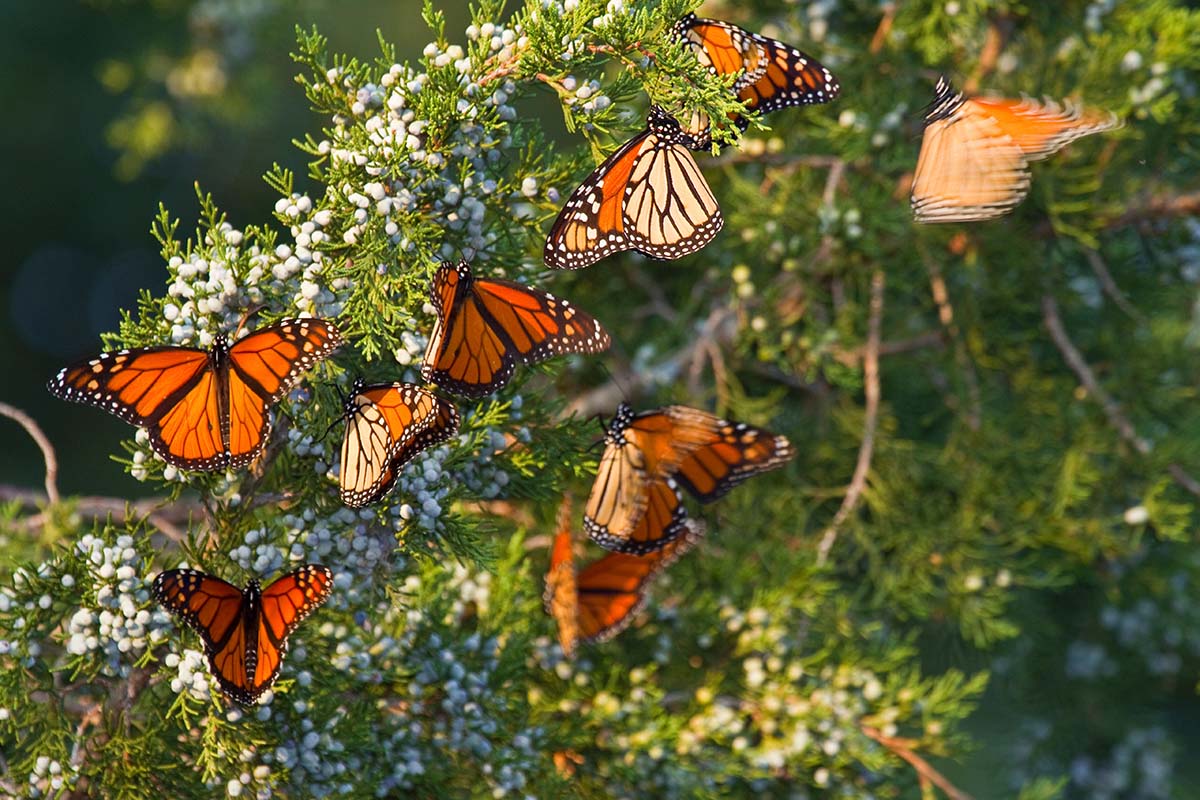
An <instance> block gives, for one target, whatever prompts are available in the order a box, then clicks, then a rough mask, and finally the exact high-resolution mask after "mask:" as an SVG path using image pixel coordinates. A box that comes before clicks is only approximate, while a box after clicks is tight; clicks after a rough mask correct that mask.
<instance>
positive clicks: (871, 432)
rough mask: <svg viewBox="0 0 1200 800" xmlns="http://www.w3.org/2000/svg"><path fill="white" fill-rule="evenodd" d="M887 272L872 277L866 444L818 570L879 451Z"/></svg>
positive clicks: (823, 539)
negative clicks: (882, 345)
mask: <svg viewBox="0 0 1200 800" xmlns="http://www.w3.org/2000/svg"><path fill="white" fill-rule="evenodd" d="M883 288H884V275H883V270H881V269H876V270H875V272H874V273H873V274H872V275H871V306H870V317H869V319H868V322H867V345H866V351H865V352H864V354H863V384H864V392H865V394H866V411H865V413H864V419H863V436H862V444H861V445H860V446H859V448H858V463H857V464H855V465H854V475H853V477H852V478H851V479H850V485H849V486H848V487H847V488H846V496H845V497H843V498H842V505H841V507H840V508H838V510H837V513H836V514H834V516H833V520H832V521H831V522H830V523H829V527H827V528H826V529H825V533H824V534H823V535H822V536H821V541H820V543H819V544H818V545H817V566H824V565H825V562H826V561H828V560H829V551H830V549H832V547H833V543H834V542H835V541H837V536H838V530H839V529H840V528H841V526H842V525H843V524H844V523H845V522H846V520H847V519H849V517H850V515H851V514H852V513H854V510H855V509H856V508H858V501H859V498H861V496H862V492H863V489H865V488H866V485H867V473H868V472H870V470H871V456H872V455H873V454H874V451H875V429H876V427H877V425H878V423H879V395H880V392H879V339H880V328H881V327H882V321H883Z"/></svg>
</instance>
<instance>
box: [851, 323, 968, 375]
mask: <svg viewBox="0 0 1200 800" xmlns="http://www.w3.org/2000/svg"><path fill="white" fill-rule="evenodd" d="M945 345H946V337H945V334H943V333H942V332H941V331H926V332H925V333H920V334H917V335H916V336H911V337H909V338H907V339H897V340H895V341H892V342H880V343H879V357H880V358H883V357H884V356H898V355H902V354H904V353H911V352H912V351H914V350H924V349H925V348H927V347H933V348H939V349H940V348H942V347H945ZM866 354H867V348H866V345H863V346H862V347H855V348H853V349H850V350H834V351H833V357H834V359H836V360H837V362H838V363H839V364H844V365H846V366H847V367H856V366H858V365H859V364H860V363H862V360H863V359H864V358H865V357H866Z"/></svg>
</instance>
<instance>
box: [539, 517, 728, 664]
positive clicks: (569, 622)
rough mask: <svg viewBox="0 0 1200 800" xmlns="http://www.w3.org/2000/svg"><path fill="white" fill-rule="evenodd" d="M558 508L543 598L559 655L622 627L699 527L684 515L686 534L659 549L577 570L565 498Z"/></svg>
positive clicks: (610, 557) (692, 540) (689, 545)
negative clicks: (553, 623)
mask: <svg viewBox="0 0 1200 800" xmlns="http://www.w3.org/2000/svg"><path fill="white" fill-rule="evenodd" d="M563 508H564V510H565V513H564V512H560V514H559V526H558V534H557V535H556V536H555V537H554V549H553V551H552V553H551V556H550V569H549V571H548V572H547V573H546V590H545V594H544V595H543V598H542V599H543V602H544V605H545V607H546V613H548V614H550V615H551V616H552V617H554V619H555V621H556V622H557V624H558V641H559V644H560V645H561V646H562V650H563V654H564V655H566V657H567V658H571V657H572V656H573V655H574V652H575V646H576V644H577V643H579V642H603V641H607V640H609V639H611V638H612V637H614V636H616V635H617V634H618V633H620V632H621V631H622V630H624V629H625V628H626V627H627V626H628V625H629V623H630V622H632V621H633V617H634V615H635V614H637V612H638V611H639V610H640V609H641V608H642V606H643V605H645V602H646V586H647V585H648V584H649V582H650V580H651V579H653V578H654V576H655V575H657V574H658V573H659V572H661V571H662V570H663V569H665V568H666V567H667V566H669V565H670V564H672V563H673V562H674V561H675V560H676V559H678V558H679V557H680V556H681V555H683V554H684V553H685V552H687V551H688V550H690V549H691V548H692V547H693V546H694V545H695V543H696V542H697V541H699V539H700V538H701V536H702V535H703V532H704V529H703V527H702V526H701V525H700V523H698V522H696V521H695V520H689V521H688V523H687V525H686V526H685V531H686V533H685V535H683V536H681V537H679V538H678V539H676V540H675V541H673V542H671V543H670V544H668V545H667V546H665V547H664V548H662V549H661V550H658V551H656V552H654V553H650V554H649V555H642V556H638V555H630V554H627V553H609V554H608V555H606V556H604V557H603V558H600V559H598V560H596V561H593V562H592V563H590V564H588V565H587V566H586V567H584V568H583V569H582V570H581V571H580V572H579V573H578V574H576V572H575V564H574V559H573V557H572V553H571V530H570V527H569V524H568V520H569V517H570V513H569V506H568V505H567V504H565V503H564V505H563Z"/></svg>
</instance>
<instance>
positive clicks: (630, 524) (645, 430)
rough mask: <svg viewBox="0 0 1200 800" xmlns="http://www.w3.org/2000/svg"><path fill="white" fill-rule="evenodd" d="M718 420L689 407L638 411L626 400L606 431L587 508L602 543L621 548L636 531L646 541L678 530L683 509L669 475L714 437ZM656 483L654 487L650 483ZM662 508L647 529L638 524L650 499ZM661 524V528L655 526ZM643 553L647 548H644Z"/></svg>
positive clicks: (587, 520)
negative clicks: (679, 515)
mask: <svg viewBox="0 0 1200 800" xmlns="http://www.w3.org/2000/svg"><path fill="white" fill-rule="evenodd" d="M715 421H716V420H715V418H714V417H712V415H710V414H706V413H704V412H701V411H697V410H696V409H691V408H687V407H685V406H666V407H664V408H660V409H655V410H653V411H646V412H642V413H640V414H635V413H634V412H633V409H632V408H630V406H629V404H627V403H622V404H621V405H620V406H618V407H617V413H616V415H615V416H614V417H613V419H612V421H611V422H610V423H609V424H608V427H607V429H606V430H605V437H604V441H605V448H604V453H603V454H602V455H601V457H600V466H599V469H598V470H597V471H596V480H595V482H594V483H593V484H592V490H591V493H590V494H589V495H588V501H587V505H586V507H585V509H584V518H583V523H584V529H585V530H586V531H587V533H588V535H589V536H590V537H591V538H592V539H593V540H594V541H595V542H596V543H597V544H599V545H600V546H601V547H604V548H606V549H610V550H619V549H623V548H624V546H625V545H626V544H629V546H631V547H635V549H636V548H637V547H639V546H636V545H633V544H632V543H631V539H632V537H634V535H635V532H638V533H639V534H640V535H639V536H638V538H639V540H640V541H642V542H648V541H657V540H661V541H663V542H664V543H665V542H666V541H670V539H671V538H674V535H677V534H678V530H679V527H678V524H679V523H680V522H681V519H676V514H682V513H683V507H682V506H681V505H680V504H679V502H678V498H677V496H676V497H675V502H674V503H673V504H672V503H671V498H670V497H669V496H668V495H675V489H674V485H673V483H670V482H669V481H667V480H666V479H667V478H669V477H670V475H671V474H673V473H674V472H675V471H676V469H677V468H678V466H679V464H680V463H681V462H682V461H683V459H684V458H685V457H687V456H688V455H689V454H690V453H691V452H692V451H694V450H695V449H696V448H698V447H700V446H702V445H705V444H708V443H711V442H713V441H715V440H716V437H717V431H716V428H715V426H714V424H713V423H714V422H715ZM652 486H656V488H655V489H654V491H651V487H652ZM652 500H653V501H656V507H657V508H658V509H660V510H662V509H670V512H669V513H667V514H666V515H659V516H658V517H657V518H656V522H655V523H654V524H649V523H648V525H649V527H642V528H641V529H640V531H639V526H640V525H641V523H642V522H643V518H644V517H645V516H646V511H647V508H648V507H649V506H650V505H651V502H652ZM659 522H661V523H662V527H658V528H655V527H654V526H655V525H657V524H658V523H659ZM641 552H645V550H644V549H643V550H641Z"/></svg>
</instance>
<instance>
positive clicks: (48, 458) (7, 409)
mask: <svg viewBox="0 0 1200 800" xmlns="http://www.w3.org/2000/svg"><path fill="white" fill-rule="evenodd" d="M0 416H5V417H8V418H9V419H11V420H13V421H14V422H16V423H17V424H18V425H20V426H21V427H22V428H24V429H25V432H26V433H28V434H29V436H30V438H31V439H33V441H34V442H35V443H36V444H37V446H38V448H39V449H40V450H41V451H42V460H43V461H45V462H46V498H47V500H49V502H50V504H51V505H53V504H55V503H57V502H58V499H59V498H58V457H57V456H56V455H55V454H54V446H53V445H52V444H50V439H49V437H47V436H46V432H45V431H43V430H42V428H41V426H40V425H38V424H37V422H35V421H34V419H33V417H31V416H29V415H28V414H26V413H25V412H24V411H22V410H21V409H19V408H16V407H15V406H10V405H9V404H8V403H0Z"/></svg>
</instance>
